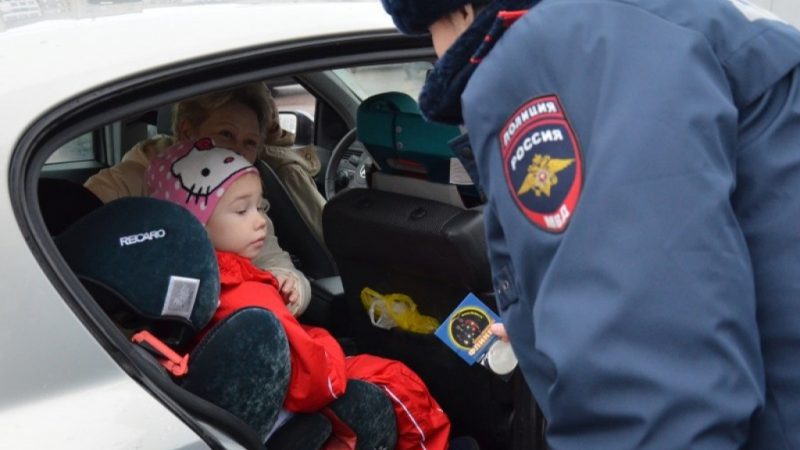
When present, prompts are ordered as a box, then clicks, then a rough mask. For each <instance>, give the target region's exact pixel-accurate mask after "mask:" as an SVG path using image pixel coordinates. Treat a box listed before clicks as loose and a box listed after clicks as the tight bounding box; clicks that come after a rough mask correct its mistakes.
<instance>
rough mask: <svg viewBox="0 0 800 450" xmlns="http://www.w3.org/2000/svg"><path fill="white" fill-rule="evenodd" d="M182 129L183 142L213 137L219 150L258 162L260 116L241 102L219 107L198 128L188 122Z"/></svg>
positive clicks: (261, 138)
mask: <svg viewBox="0 0 800 450" xmlns="http://www.w3.org/2000/svg"><path fill="white" fill-rule="evenodd" d="M179 129H180V134H181V136H180V138H181V139H182V140H187V139H188V140H197V139H200V138H204V137H210V138H211V139H213V140H214V143H215V144H216V145H217V146H218V147H222V148H227V149H229V150H233V151H235V152H239V153H240V154H241V155H242V156H244V157H245V159H247V160H248V161H249V162H251V163H253V162H255V160H256V156H257V154H258V148H259V146H260V145H261V142H262V141H263V137H262V135H261V129H260V128H259V126H258V118H257V116H256V113H255V112H253V110H251V109H250V108H248V107H246V106H244V105H242V104H241V103H229V104H227V105H224V106H222V107H220V108H217V109H216V110H214V111H212V112H211V114H209V116H208V118H207V119H206V120H205V122H203V123H201V124H200V125H199V126H198V127H197V128H193V127H192V126H191V124H189V122H188V121H186V120H184V121H183V122H181V124H180V128H179Z"/></svg>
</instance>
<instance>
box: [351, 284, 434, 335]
mask: <svg viewBox="0 0 800 450" xmlns="http://www.w3.org/2000/svg"><path fill="white" fill-rule="evenodd" d="M361 304H362V305H364V308H365V309H366V310H367V314H369V318H370V320H371V321H372V324H373V325H375V326H376V327H379V328H383V329H386V330H388V329H391V328H394V327H398V328H400V329H401V330H405V331H410V332H413V333H422V334H431V333H433V332H434V331H436V328H438V327H439V321H437V320H436V319H435V318H433V317H431V316H425V315H422V314H420V313H419V311H417V304H416V303H414V300H412V299H411V297H409V296H407V295H405V294H386V295H383V294H380V293H378V292H376V291H374V290H372V289H370V288H368V287H365V288H364V289H362V290H361Z"/></svg>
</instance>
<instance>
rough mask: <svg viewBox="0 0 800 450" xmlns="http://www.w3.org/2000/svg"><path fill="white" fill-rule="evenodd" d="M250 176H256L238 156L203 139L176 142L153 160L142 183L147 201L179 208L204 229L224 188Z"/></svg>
mask: <svg viewBox="0 0 800 450" xmlns="http://www.w3.org/2000/svg"><path fill="white" fill-rule="evenodd" d="M251 172H252V173H255V174H258V170H256V168H255V167H253V165H252V164H250V163H249V162H248V161H247V160H246V159H244V157H243V156H242V155H240V154H238V153H236V152H234V151H231V150H228V149H224V148H220V147H216V146H215V145H214V141H212V140H211V139H210V138H203V139H200V140H199V141H197V142H194V143H193V142H179V143H177V144H175V145H173V146H171V147H169V148H168V149H166V150H165V151H164V153H162V154H161V155H159V156H157V157H154V158H153V159H152V160H151V161H150V165H149V166H148V167H147V170H146V171H145V173H144V179H145V182H146V183H147V190H148V192H150V196H151V197H153V198H157V199H161V200H167V201H169V202H172V203H176V204H178V205H180V206H183V207H184V208H186V209H188V210H189V212H191V213H192V214H194V216H195V217H197V219H198V220H199V221H200V223H202V224H203V225H205V224H206V223H207V222H208V219H209V218H210V217H211V214H212V213H213V212H214V208H216V206H217V203H219V200H220V198H222V195H223V194H224V193H225V190H226V189H227V188H228V186H230V185H231V184H232V183H233V182H234V181H236V180H237V179H238V178H239V177H241V176H242V175H244V174H246V173H251Z"/></svg>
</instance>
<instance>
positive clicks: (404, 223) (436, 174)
mask: <svg viewBox="0 0 800 450" xmlns="http://www.w3.org/2000/svg"><path fill="white" fill-rule="evenodd" d="M357 127H358V135H359V139H360V140H361V141H362V143H363V144H364V145H365V146H366V148H367V150H368V151H369V152H370V154H372V156H373V157H375V159H376V161H381V163H382V165H381V167H382V169H381V170H382V171H385V170H386V168H387V167H389V168H391V169H392V170H391V171H390V173H392V174H393V175H403V167H408V168H410V169H412V171H413V173H412V174H411V175H413V176H414V177H417V178H418V177H419V176H421V175H425V176H426V178H427V179H426V180H425V182H427V183H431V182H434V183H436V182H442V180H444V182H446V181H447V177H448V176H447V168H448V167H449V159H450V158H451V157H452V152H449V150H448V149H447V141H446V140H444V141H442V140H443V139H445V138H449V137H452V136H454V135H457V134H458V132H457V129H456V130H455V131H454V130H452V129H450V130H448V129H447V128H445V126H443V125H437V124H430V123H426V122H425V121H424V119H423V118H422V117H421V115H420V114H419V110H418V109H417V107H416V103H415V102H414V101H413V100H412V99H410V98H409V97H408V96H407V95H405V94H399V93H385V94H378V95H376V96H374V97H371V98H369V99H367V100H365V101H364V102H363V103H362V105H361V106H360V107H359V111H358V125H357ZM367 127H368V129H364V128H367ZM451 128H452V127H451ZM381 133H383V134H381ZM428 147H434V150H433V151H427V150H429V149H428ZM443 147H444V148H443ZM448 152H449V153H448ZM398 161H400V162H402V164H401V163H398ZM410 181H412V182H413V181H414V180H410ZM323 225H324V228H323V229H324V232H325V240H326V242H327V243H328V248H329V250H330V251H331V253H332V254H333V257H334V259H335V261H336V265H337V267H338V268H339V273H340V276H341V278H342V283H343V286H344V293H345V300H346V303H347V305H348V310H349V313H350V315H351V321H352V330H353V332H354V334H355V336H354V338H355V340H356V345H357V346H358V348H359V349H360V350H361V351H364V352H366V353H373V354H377V355H381V356H385V357H388V358H394V359H398V360H401V361H403V362H405V363H406V364H408V365H409V367H411V368H412V369H413V370H415V371H416V372H417V373H418V374H419V375H420V376H421V377H422V379H423V380H424V381H425V383H426V384H427V385H428V388H429V389H430V391H431V393H432V394H433V396H434V397H435V398H436V399H437V401H438V402H439V404H440V405H441V406H442V408H443V409H444V410H445V412H446V413H447V414H448V416H450V418H451V421H452V423H453V430H452V434H453V435H455V436H458V435H472V436H474V437H475V438H477V440H478V441H479V442H480V444H481V448H483V449H505V448H510V446H511V445H510V443H511V441H512V440H513V437H512V422H513V421H514V410H515V405H514V397H516V396H517V393H516V385H517V383H518V381H517V380H516V378H518V375H515V376H514V378H515V379H514V380H513V382H508V381H504V380H503V379H501V378H500V377H498V376H497V375H495V374H494V373H492V372H490V371H489V370H487V369H485V368H483V367H480V366H479V365H474V366H469V365H467V364H465V363H464V361H463V360H462V359H461V358H460V357H459V356H457V355H456V353H454V352H453V351H452V350H451V349H450V348H449V347H447V346H446V345H444V344H443V343H442V342H441V341H440V340H439V339H438V338H437V337H435V336H434V335H433V334H416V333H409V332H405V331H402V330H400V329H398V328H393V329H391V330H388V331H387V330H384V329H381V328H377V327H375V326H373V325H372V323H371V321H370V318H369V316H368V315H367V312H366V311H365V309H364V307H363V305H362V302H361V298H360V293H361V291H362V289H364V288H365V287H369V288H372V289H373V290H375V291H377V292H379V293H384V294H388V293H401V294H407V295H409V296H410V297H411V298H412V299H413V300H414V302H415V303H416V304H417V307H418V310H419V311H420V313H422V314H425V315H429V316H433V317H435V318H436V319H437V320H438V321H439V322H440V323H441V322H442V321H443V320H444V319H446V318H447V316H448V315H449V314H450V313H451V312H452V311H453V309H455V307H456V306H457V305H458V304H459V303H460V302H461V301H462V300H463V299H464V297H465V296H466V295H467V294H468V293H469V292H472V293H474V294H476V295H478V296H479V297H481V299H482V300H483V301H484V302H485V303H486V304H487V305H489V306H490V307H493V308H495V302H494V299H493V297H491V292H492V290H493V289H492V283H491V271H490V267H489V262H488V257H487V251H486V243H485V236H484V226H483V213H482V212H481V211H479V210H470V209H464V208H463V207H458V206H454V205H451V204H447V203H443V202H439V201H435V200H430V199H425V198H420V197H418V196H411V195H405V194H400V193H395V192H386V191H382V190H376V189H352V190H349V191H346V192H344V193H342V194H340V195H337V196H336V197H334V198H332V199H331V200H329V201H328V203H327V205H326V206H325V209H324V213H323Z"/></svg>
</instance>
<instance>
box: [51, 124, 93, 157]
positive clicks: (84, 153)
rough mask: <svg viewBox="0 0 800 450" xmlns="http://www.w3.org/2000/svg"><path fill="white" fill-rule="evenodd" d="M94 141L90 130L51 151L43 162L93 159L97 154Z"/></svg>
mask: <svg viewBox="0 0 800 450" xmlns="http://www.w3.org/2000/svg"><path fill="white" fill-rule="evenodd" d="M94 143H95V140H94V134H93V133H92V132H89V133H86V134H82V135H80V136H78V137H77V138H75V139H73V140H71V141H69V142H67V143H66V144H64V145H63V146H61V148H59V149H58V150H56V151H55V152H53V154H52V155H50V157H49V158H48V159H47V162H45V164H58V163H67V162H78V161H93V160H95V159H96V156H97V151H96V149H95V144H94Z"/></svg>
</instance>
